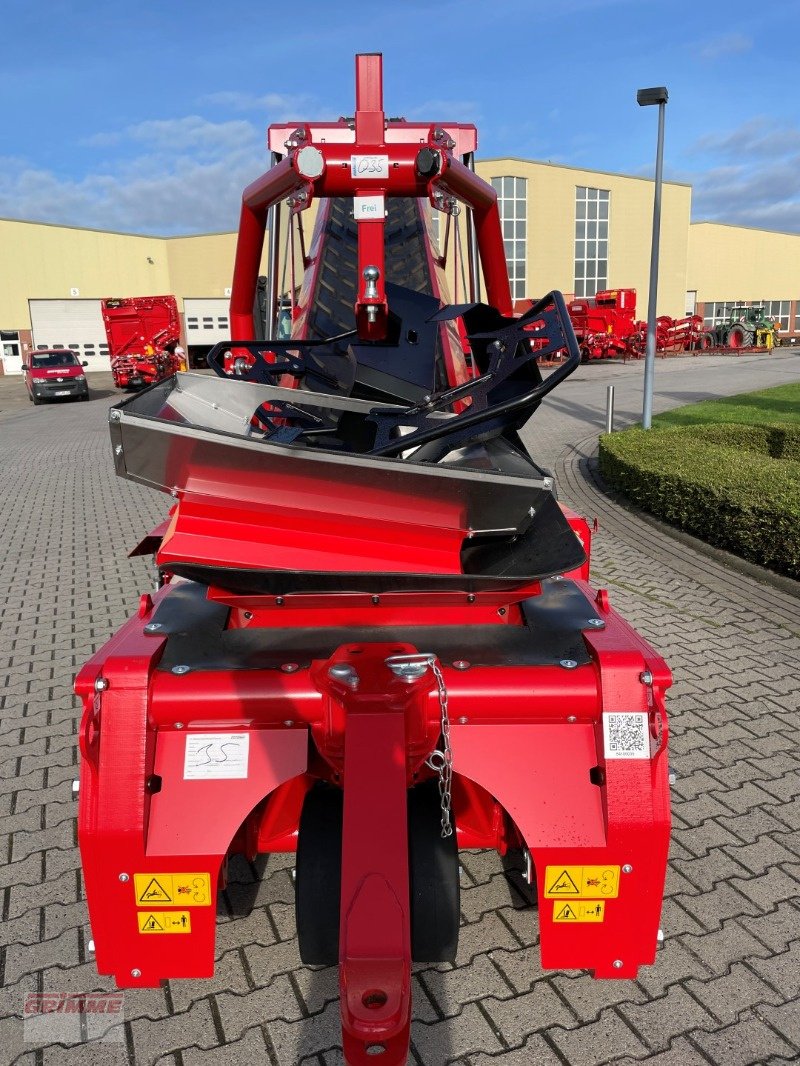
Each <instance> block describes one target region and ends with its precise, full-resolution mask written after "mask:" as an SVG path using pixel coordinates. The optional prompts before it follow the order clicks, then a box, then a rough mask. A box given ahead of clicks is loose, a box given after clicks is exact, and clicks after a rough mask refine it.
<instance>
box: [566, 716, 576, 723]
mask: <svg viewBox="0 0 800 1066" xmlns="http://www.w3.org/2000/svg"><path fill="white" fill-rule="evenodd" d="M567 721H568V722H577V721H578V719H577V717H576V716H575V715H574V714H568V715H567Z"/></svg>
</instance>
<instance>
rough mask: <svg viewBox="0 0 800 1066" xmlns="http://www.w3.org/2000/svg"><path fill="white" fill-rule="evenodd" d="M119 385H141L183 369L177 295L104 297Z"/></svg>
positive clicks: (103, 307) (104, 313) (119, 387)
mask: <svg viewBox="0 0 800 1066" xmlns="http://www.w3.org/2000/svg"><path fill="white" fill-rule="evenodd" d="M101 310H102V313H103V323H104V325H105V327H106V337H107V338H108V352H109V355H110V356H111V373H112V374H113V375H114V384H115V386H116V387H117V388H118V389H140V388H142V387H143V386H145V385H153V384H154V383H155V382H156V381H163V379H164V378H167V377H169V376H170V375H171V374H175V373H177V371H178V370H181V369H182V367H181V361H180V359H179V358H178V357H177V356H176V355H175V352H174V350H175V347H176V345H177V344H178V341H179V339H180V335H181V323H180V318H179V317H178V305H177V303H176V302H175V297H174V296H138V297H132V298H127V299H109V300H102V301H101Z"/></svg>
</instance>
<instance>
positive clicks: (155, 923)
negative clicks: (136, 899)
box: [136, 911, 192, 933]
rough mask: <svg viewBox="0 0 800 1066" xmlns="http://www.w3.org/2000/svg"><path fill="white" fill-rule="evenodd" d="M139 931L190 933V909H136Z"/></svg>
mask: <svg viewBox="0 0 800 1066" xmlns="http://www.w3.org/2000/svg"><path fill="white" fill-rule="evenodd" d="M136 917H137V919H138V922H139V932H140V933H191V931H192V915H191V912H190V911H152V912H151V911H137V914H136Z"/></svg>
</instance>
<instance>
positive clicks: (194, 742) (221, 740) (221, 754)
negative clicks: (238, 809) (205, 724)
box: [183, 733, 250, 781]
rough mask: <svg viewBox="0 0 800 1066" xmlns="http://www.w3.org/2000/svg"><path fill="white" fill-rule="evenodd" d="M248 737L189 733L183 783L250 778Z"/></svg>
mask: <svg viewBox="0 0 800 1066" xmlns="http://www.w3.org/2000/svg"><path fill="white" fill-rule="evenodd" d="M249 754H250V735H249V734H248V733H188V734H187V736H186V756H185V758H184V760H183V778H184V781H192V780H210V779H217V780H219V779H221V778H234V777H247V762H248V757H249Z"/></svg>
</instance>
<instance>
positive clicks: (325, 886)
mask: <svg viewBox="0 0 800 1066" xmlns="http://www.w3.org/2000/svg"><path fill="white" fill-rule="evenodd" d="M343 814H344V793H343V792H342V790H341V789H339V788H332V787H330V786H328V785H317V786H316V787H315V788H312V789H311V791H310V792H309V793H308V794H307V795H306V798H305V801H304V802H303V810H302V813H301V815H300V831H299V833H298V836H297V863H296V876H295V885H294V892H295V897H294V898H295V916H296V919H297V939H298V942H299V947H300V958H301V959H302V961H303V963H304V964H305V965H306V966H335V965H336V964H337V963H338V961H339V906H340V901H341V897H342V822H343Z"/></svg>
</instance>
